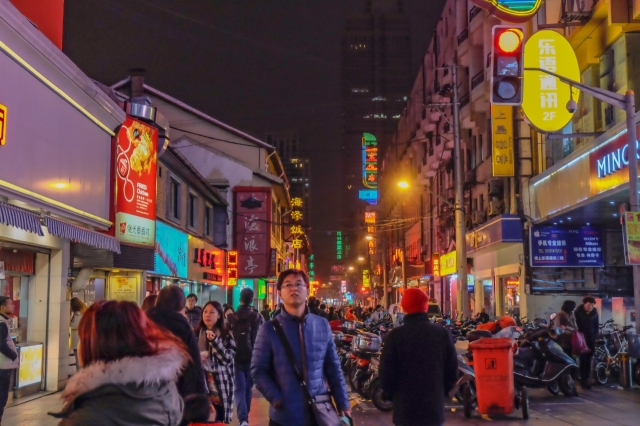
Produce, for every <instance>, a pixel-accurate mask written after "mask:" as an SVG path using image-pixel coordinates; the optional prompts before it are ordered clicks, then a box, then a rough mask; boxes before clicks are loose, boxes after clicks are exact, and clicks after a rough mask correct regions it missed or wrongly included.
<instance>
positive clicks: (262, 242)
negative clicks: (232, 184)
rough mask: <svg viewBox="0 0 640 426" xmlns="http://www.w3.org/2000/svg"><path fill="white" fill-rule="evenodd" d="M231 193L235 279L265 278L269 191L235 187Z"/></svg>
mask: <svg viewBox="0 0 640 426" xmlns="http://www.w3.org/2000/svg"><path fill="white" fill-rule="evenodd" d="M234 191H235V229H236V240H235V246H236V247H235V248H236V250H238V278H259V277H266V276H267V275H268V274H269V266H270V249H271V238H270V235H269V233H270V232H271V226H270V221H271V188H255V187H240V188H238V187H236V188H234Z"/></svg>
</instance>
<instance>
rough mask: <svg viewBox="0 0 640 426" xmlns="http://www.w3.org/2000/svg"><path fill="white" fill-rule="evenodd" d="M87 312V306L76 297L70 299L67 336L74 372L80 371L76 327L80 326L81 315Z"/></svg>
mask: <svg viewBox="0 0 640 426" xmlns="http://www.w3.org/2000/svg"><path fill="white" fill-rule="evenodd" d="M86 310H87V305H85V304H84V302H83V301H82V300H80V299H78V298H77V297H74V298H72V299H71V320H70V321H69V334H70V335H71V349H72V350H73V356H74V357H75V358H76V371H78V370H79V369H80V364H79V363H78V343H79V342H80V336H79V335H78V326H79V325H80V319H81V318H82V314H84V313H85V311H86Z"/></svg>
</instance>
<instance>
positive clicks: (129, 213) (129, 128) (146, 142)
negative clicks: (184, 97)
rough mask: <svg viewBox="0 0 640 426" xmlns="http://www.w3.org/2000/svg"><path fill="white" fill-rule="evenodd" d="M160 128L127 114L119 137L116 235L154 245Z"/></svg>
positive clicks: (117, 139)
mask: <svg viewBox="0 0 640 426" xmlns="http://www.w3.org/2000/svg"><path fill="white" fill-rule="evenodd" d="M157 156H158V130H157V129H155V128H154V127H151V126H149V125H147V124H145V123H143V122H141V121H138V120H135V119H133V118H131V117H127V119H126V120H125V122H124V123H123V125H122V127H121V128H120V131H119V132H118V135H117V138H116V164H115V167H116V173H115V175H116V206H115V207H116V227H115V232H116V238H117V239H118V240H120V241H122V242H126V243H131V244H139V245H144V246H153V245H154V244H155V231H156V228H155V227H156V168H157V161H158V159H157Z"/></svg>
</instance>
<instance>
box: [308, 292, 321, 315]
mask: <svg viewBox="0 0 640 426" xmlns="http://www.w3.org/2000/svg"><path fill="white" fill-rule="evenodd" d="M307 305H308V306H309V312H310V313H312V314H313V315H317V316H319V317H322V318H324V317H325V315H324V314H323V312H322V311H321V310H320V308H319V305H320V302H318V299H316V298H315V297H313V296H312V297H310V298H309V301H308V302H307Z"/></svg>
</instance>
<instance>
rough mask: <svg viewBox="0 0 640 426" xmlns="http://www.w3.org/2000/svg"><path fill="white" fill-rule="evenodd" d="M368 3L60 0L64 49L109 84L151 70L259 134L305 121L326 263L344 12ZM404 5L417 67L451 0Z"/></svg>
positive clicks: (192, 100)
mask: <svg viewBox="0 0 640 426" xmlns="http://www.w3.org/2000/svg"><path fill="white" fill-rule="evenodd" d="M364 3H365V1H364V0H269V1H268V0H225V1H214V0H179V1H176V0H65V23H64V43H63V50H64V52H65V53H66V54H67V55H68V56H69V57H70V58H71V59H72V60H73V61H74V62H75V63H76V64H77V65H78V66H79V67H80V68H81V69H82V70H83V71H84V72H85V73H86V74H87V75H89V76H90V77H91V78H94V79H96V80H99V81H101V82H103V83H105V84H109V85H110V84H113V83H115V82H117V81H119V80H121V79H122V78H124V77H126V76H127V75H128V70H129V69H131V68H145V69H146V70H147V73H146V76H145V81H146V83H147V84H150V85H151V86H154V87H156V88H158V89H159V90H162V91H164V92H166V93H168V94H170V95H172V96H174V97H176V98H178V99H180V100H182V101H184V102H186V103H188V104H190V105H192V106H194V107H195V108H198V109H200V110H202V111H204V112H206V113H207V114H209V115H211V116H213V117H215V118H217V119H219V120H222V121H223V122H226V123H228V124H230V125H232V126H234V127H237V128H238V129H240V130H243V131H246V132H248V133H250V134H253V135H255V136H256V137H259V138H261V136H262V135H263V134H264V132H267V131H273V132H278V131H282V130H287V129H298V131H299V134H300V136H301V138H302V139H303V140H304V143H305V147H306V149H307V151H308V152H309V153H310V157H311V161H312V169H311V182H310V183H311V194H312V205H313V214H312V217H311V225H312V227H313V231H312V234H311V242H312V246H313V249H314V252H315V253H316V257H317V258H319V260H320V262H319V263H320V264H321V265H322V264H323V263H325V262H322V260H323V259H327V258H330V257H332V255H333V254H334V253H335V237H334V236H328V235H327V231H335V230H337V227H338V223H339V222H338V219H339V218H338V215H337V213H336V212H337V206H336V199H337V197H338V193H337V188H338V187H339V185H340V175H339V170H340V166H341V163H340V161H341V158H340V134H341V127H340V126H341V121H340V116H341V111H342V105H341V96H340V43H341V40H342V37H343V34H344V25H345V18H346V16H347V15H348V14H349V13H353V12H357V11H362V10H364ZM404 4H405V9H406V11H407V14H408V15H409V16H410V17H411V28H412V56H413V58H412V64H413V69H414V71H415V73H417V71H418V69H419V67H420V64H421V60H422V56H423V55H424V52H425V51H426V48H427V46H428V43H429V41H430V38H431V34H432V32H433V27H434V25H435V22H437V20H438V18H439V16H440V11H441V10H442V5H443V4H444V0H404ZM412 80H413V79H412ZM412 83H413V81H407V92H408V91H409V89H410V87H411V85H412ZM322 272H325V271H318V273H319V275H320V276H321V277H323V276H324V275H325V274H324V273H322Z"/></svg>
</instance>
